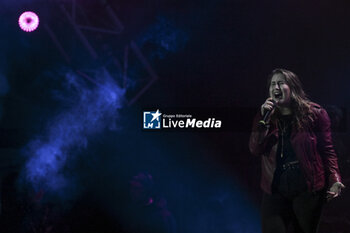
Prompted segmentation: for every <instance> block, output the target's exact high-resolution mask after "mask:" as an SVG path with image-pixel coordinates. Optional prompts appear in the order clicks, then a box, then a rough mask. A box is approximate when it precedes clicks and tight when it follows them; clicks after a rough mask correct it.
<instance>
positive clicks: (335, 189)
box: [327, 182, 345, 201]
mask: <svg viewBox="0 0 350 233" xmlns="http://www.w3.org/2000/svg"><path fill="white" fill-rule="evenodd" d="M344 188H345V185H343V184H342V183H341V182H335V183H334V184H333V185H332V187H331V188H330V189H329V190H328V191H327V201H330V200H332V199H333V198H336V197H338V196H339V195H340V193H341V190H342V189H344Z"/></svg>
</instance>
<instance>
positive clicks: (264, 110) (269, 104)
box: [259, 97, 277, 126]
mask: <svg viewBox="0 0 350 233" xmlns="http://www.w3.org/2000/svg"><path fill="white" fill-rule="evenodd" d="M276 105H277V102H276V101H275V100H274V99H272V98H271V97H269V98H267V99H266V101H265V103H264V104H263V105H261V115H262V116H263V118H262V120H261V121H259V124H260V125H263V126H266V124H267V122H268V120H269V118H270V115H272V114H273V113H274V111H275V107H276Z"/></svg>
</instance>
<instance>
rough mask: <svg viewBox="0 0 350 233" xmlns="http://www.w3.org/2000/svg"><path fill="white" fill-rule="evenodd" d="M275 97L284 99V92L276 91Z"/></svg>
mask: <svg viewBox="0 0 350 233" xmlns="http://www.w3.org/2000/svg"><path fill="white" fill-rule="evenodd" d="M274 95H275V99H282V93H281V92H278V93H275V94H274Z"/></svg>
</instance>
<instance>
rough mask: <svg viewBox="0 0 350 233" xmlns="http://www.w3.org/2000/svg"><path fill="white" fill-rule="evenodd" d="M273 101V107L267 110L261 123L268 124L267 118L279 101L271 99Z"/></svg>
mask: <svg viewBox="0 0 350 233" xmlns="http://www.w3.org/2000/svg"><path fill="white" fill-rule="evenodd" d="M271 102H273V107H272V109H271V110H267V111H266V112H265V114H264V116H263V118H262V120H260V121H259V125H262V126H266V125H267V122H266V121H267V120H268V119H269V117H270V115H271V112H272V111H273V110H274V109H275V107H276V104H277V102H276V101H275V100H271Z"/></svg>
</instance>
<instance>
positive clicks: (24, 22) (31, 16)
mask: <svg viewBox="0 0 350 233" xmlns="http://www.w3.org/2000/svg"><path fill="white" fill-rule="evenodd" d="M18 24H19V26H20V27H21V29H22V30H23V31H25V32H32V31H34V30H35V29H37V28H38V26H39V17H38V16H37V15H36V14H35V13H34V12H31V11H26V12H24V13H23V14H21V16H20V17H19V19H18Z"/></svg>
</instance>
